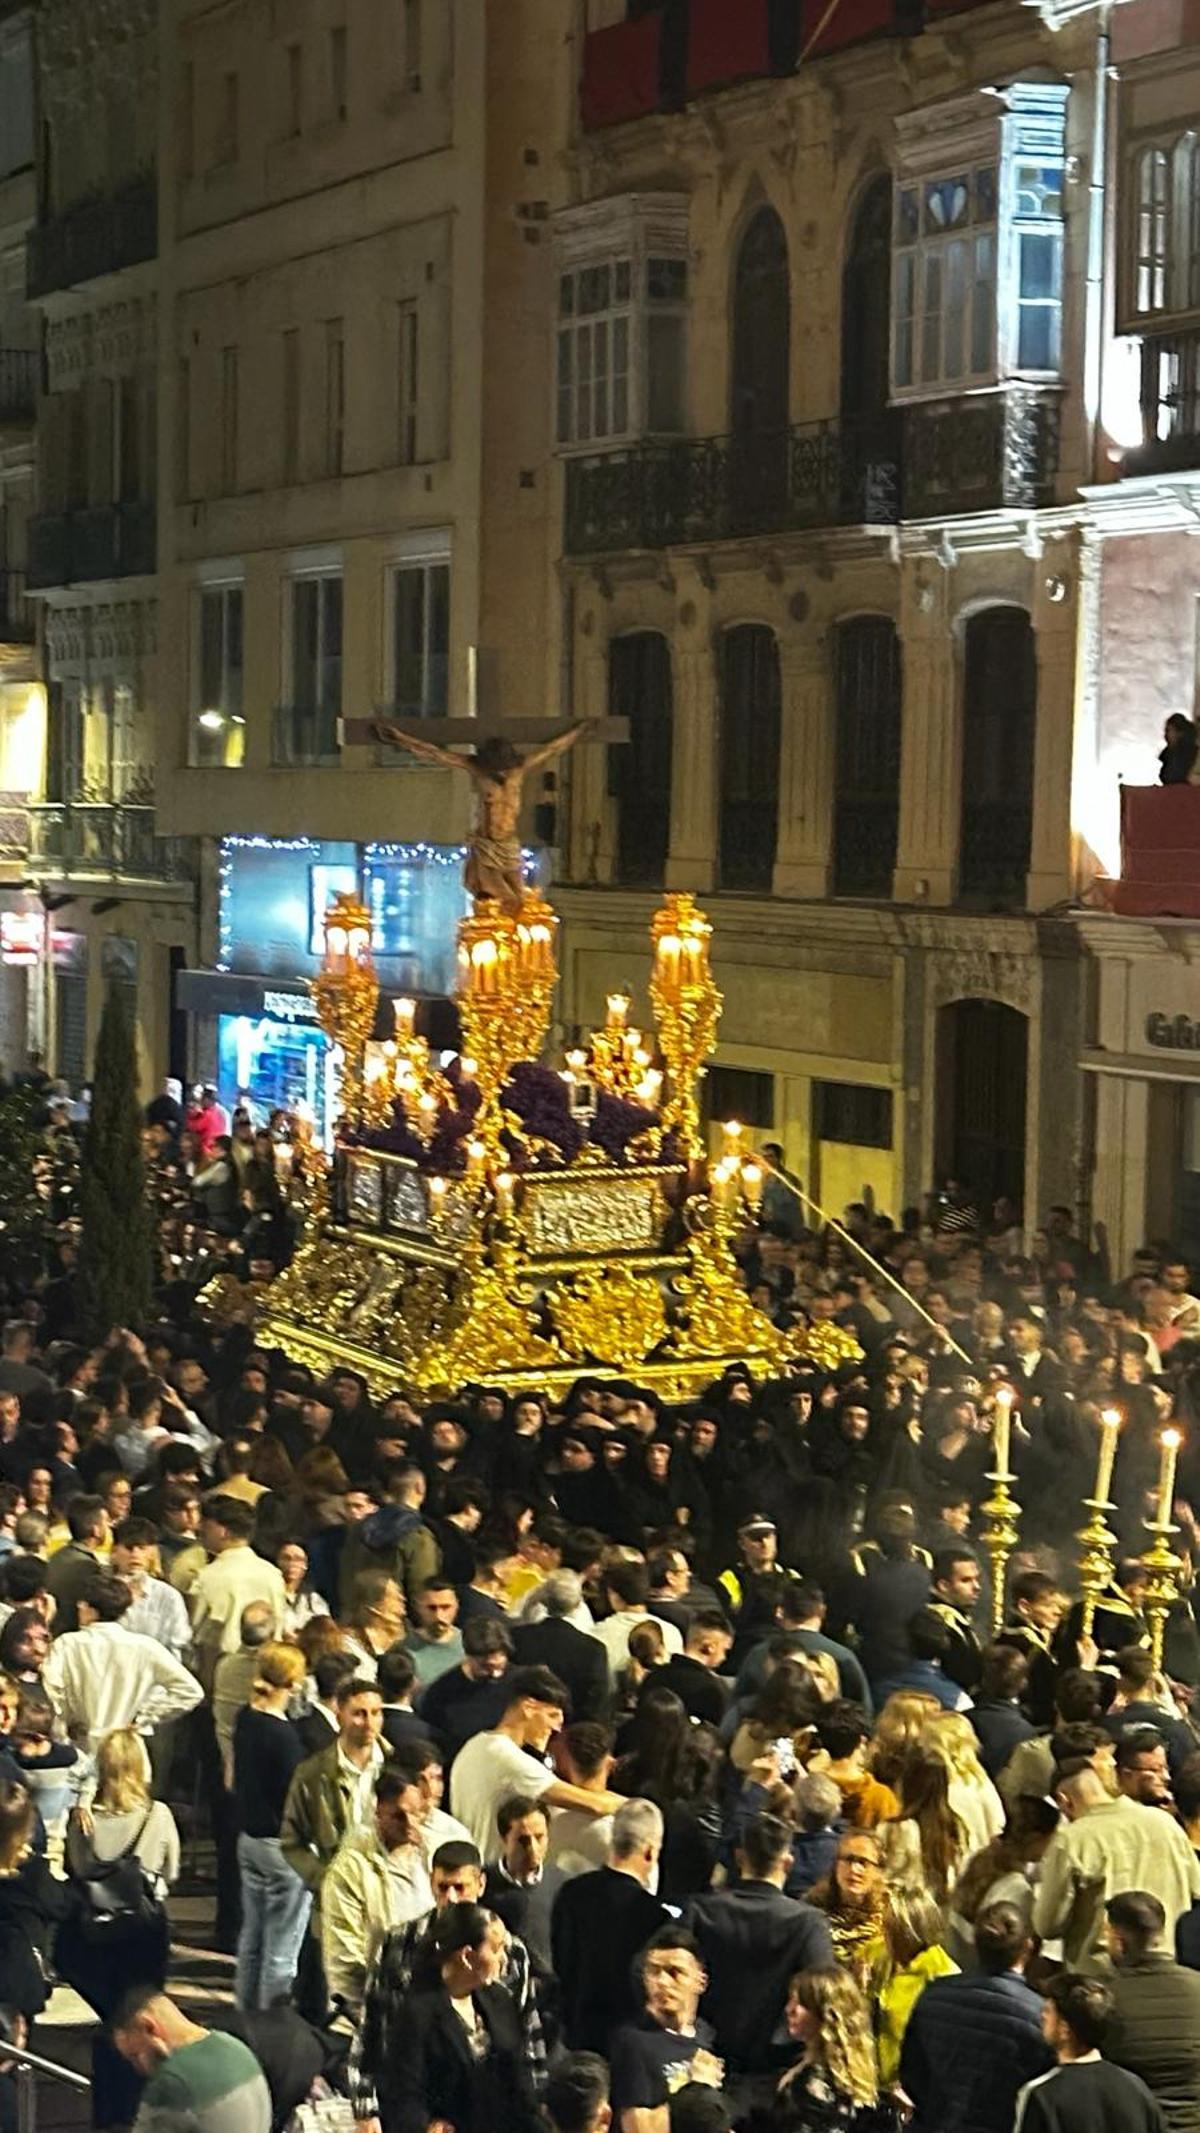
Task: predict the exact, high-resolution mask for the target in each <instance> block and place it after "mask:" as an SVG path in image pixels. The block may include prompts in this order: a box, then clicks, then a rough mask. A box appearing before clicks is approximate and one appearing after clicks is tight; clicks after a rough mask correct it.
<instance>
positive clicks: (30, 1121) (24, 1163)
mask: <svg viewBox="0 0 1200 2133" xmlns="http://www.w3.org/2000/svg"><path fill="white" fill-rule="evenodd" d="M44 1109H45V1105H44V1100H43V1098H42V1097H41V1096H40V1095H39V1093H38V1091H37V1090H36V1089H32V1088H30V1087H29V1085H28V1083H25V1082H22V1083H19V1084H18V1085H17V1087H16V1088H13V1089H8V1090H6V1092H5V1093H4V1095H3V1096H2V1097H0V1271H2V1272H3V1274H4V1276H5V1278H6V1279H7V1280H9V1281H11V1282H14V1283H15V1284H17V1285H18V1286H20V1285H21V1284H23V1283H25V1282H29V1281H32V1280H33V1279H34V1278H35V1277H36V1276H37V1275H38V1274H39V1273H40V1272H41V1271H42V1269H43V1266H44V1263H45V1245H46V1206H45V1202H44V1201H43V1199H42V1197H41V1194H40V1193H39V1191H38V1187H37V1175H36V1166H37V1164H38V1162H39V1159H42V1160H44V1159H45V1154H46V1148H45V1139H44V1136H43V1132H42V1118H43V1115H44Z"/></svg>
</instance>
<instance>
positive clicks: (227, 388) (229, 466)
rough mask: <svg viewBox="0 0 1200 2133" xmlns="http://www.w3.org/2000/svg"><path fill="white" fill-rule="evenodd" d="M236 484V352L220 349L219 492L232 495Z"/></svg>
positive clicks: (234, 349) (235, 350)
mask: <svg viewBox="0 0 1200 2133" xmlns="http://www.w3.org/2000/svg"><path fill="white" fill-rule="evenodd" d="M237 485H238V352H237V349H236V348H223V349H222V350H221V494H222V496H233V495H234V494H235V493H236V490H237Z"/></svg>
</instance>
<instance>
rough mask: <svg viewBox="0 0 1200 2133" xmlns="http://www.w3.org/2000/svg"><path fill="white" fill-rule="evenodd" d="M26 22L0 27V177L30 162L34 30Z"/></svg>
mask: <svg viewBox="0 0 1200 2133" xmlns="http://www.w3.org/2000/svg"><path fill="white" fill-rule="evenodd" d="M28 15H29V11H28V10H26V11H25V16H26V19H24V20H22V19H17V20H15V21H12V22H7V23H4V24H0V177H7V176H8V175H9V173H10V172H11V171H15V170H27V169H28V168H29V165H30V164H31V163H32V162H33V114H34V110H35V108H36V98H35V95H34V85H33V29H32V24H31V21H30V20H29V19H28Z"/></svg>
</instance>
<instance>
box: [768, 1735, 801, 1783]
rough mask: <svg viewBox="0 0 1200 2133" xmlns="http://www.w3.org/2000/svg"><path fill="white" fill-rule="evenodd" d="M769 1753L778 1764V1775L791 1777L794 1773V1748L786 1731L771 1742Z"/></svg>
mask: <svg viewBox="0 0 1200 2133" xmlns="http://www.w3.org/2000/svg"><path fill="white" fill-rule="evenodd" d="M771 1753H772V1755H773V1756H774V1758H775V1760H776V1762H777V1763H778V1765H779V1775H780V1777H784V1778H792V1777H795V1775H796V1750H795V1748H794V1746H793V1745H792V1742H791V1740H790V1739H789V1737H788V1735H787V1734H786V1733H783V1734H781V1735H780V1737H779V1739H778V1740H773V1741H772V1742H771Z"/></svg>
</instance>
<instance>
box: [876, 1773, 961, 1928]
mask: <svg viewBox="0 0 1200 2133" xmlns="http://www.w3.org/2000/svg"><path fill="white" fill-rule="evenodd" d="M951 1776H952V1772H951V1768H950V1763H949V1761H948V1759H947V1757H946V1756H945V1755H944V1754H943V1752H942V1750H941V1749H940V1748H938V1747H936V1746H935V1745H934V1744H933V1743H932V1742H926V1741H924V1740H922V1741H919V1742H918V1744H917V1746H916V1747H915V1748H914V1749H912V1751H911V1753H910V1754H909V1756H908V1758H907V1760H906V1761H905V1764H904V1767H903V1769H902V1770H901V1772H900V1777H899V1783H898V1785H897V1788H896V1789H897V1794H898V1797H899V1800H900V1819H899V1821H896V1822H885V1823H883V1824H882V1825H881V1827H880V1829H879V1831H878V1832H877V1834H878V1836H879V1838H880V1840H881V1842H882V1844H883V1852H884V1865H885V1867H886V1869H887V1876H888V1882H889V1886H894V1885H895V1884H896V1883H898V1882H906V1883H907V1884H908V1885H909V1886H910V1887H912V1888H925V1889H929V1890H931V1891H932V1893H933V1895H934V1896H936V1898H937V1900H938V1902H939V1903H945V1901H946V1899H947V1897H948V1896H949V1894H950V1891H951V1889H952V1888H953V1887H954V1884H955V1882H956V1881H957V1880H958V1877H959V1875H960V1874H961V1873H962V1870H963V1868H964V1866H965V1865H966V1863H967V1860H968V1859H969V1858H970V1856H971V1851H972V1845H971V1840H970V1838H969V1836H968V1834H967V1831H966V1828H965V1826H964V1824H963V1822H962V1820H961V1818H960V1816H959V1815H958V1814H957V1812H956V1811H955V1809H954V1808H953V1807H952V1806H951V1804H950V1782H951Z"/></svg>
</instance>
